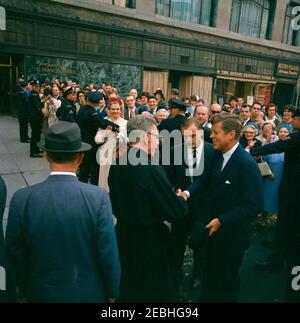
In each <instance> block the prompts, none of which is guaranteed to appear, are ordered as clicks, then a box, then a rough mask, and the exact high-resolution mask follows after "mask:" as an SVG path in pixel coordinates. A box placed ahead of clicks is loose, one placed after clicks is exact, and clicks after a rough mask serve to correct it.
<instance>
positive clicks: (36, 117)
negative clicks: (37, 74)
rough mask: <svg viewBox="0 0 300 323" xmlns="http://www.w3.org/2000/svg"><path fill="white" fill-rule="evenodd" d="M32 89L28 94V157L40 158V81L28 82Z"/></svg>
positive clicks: (42, 104)
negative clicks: (29, 130)
mask: <svg viewBox="0 0 300 323" xmlns="http://www.w3.org/2000/svg"><path fill="white" fill-rule="evenodd" d="M30 85H31V87H32V90H31V92H30V94H29V99H28V101H29V103H28V105H29V120H30V124H31V129H32V133H31V140H30V157H33V158H41V157H42V156H41V155H40V154H39V153H40V150H39V148H38V146H37V143H38V142H39V141H40V140H41V131H42V125H43V118H44V115H43V112H42V109H43V107H44V102H45V101H44V102H42V101H41V99H40V89H41V86H40V82H39V81H37V80H33V81H31V82H30ZM46 100H47V99H46Z"/></svg>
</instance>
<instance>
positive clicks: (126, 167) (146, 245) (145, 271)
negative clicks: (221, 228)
mask: <svg viewBox="0 0 300 323" xmlns="http://www.w3.org/2000/svg"><path fill="white" fill-rule="evenodd" d="M127 129H128V136H129V140H130V141H131V143H132V147H131V148H130V149H129V151H128V154H124V155H122V156H121V157H120V158H119V163H117V165H112V166H111V168H110V173H109V178H108V183H109V189H110V196H111V201H112V207H113V213H114V215H115V216H116V217H117V225H116V232H117V238H118V244H119V250H120V259H121V266H122V277H121V291H120V301H122V302H154V303H159V302H170V301H173V300H175V296H176V295H175V294H176V293H175V281H174V277H173V276H174V275H173V274H174V266H173V263H172V260H173V257H172V254H173V251H174V246H173V244H172V238H171V233H170V231H169V228H168V227H167V226H166V225H165V224H164V221H168V222H171V223H172V222H174V221H175V220H177V219H180V218H182V217H183V216H184V215H185V213H186V211H187V206H186V204H185V202H184V200H183V199H181V198H178V197H177V196H176V194H175V193H174V191H173V189H172V187H171V184H170V182H169V180H168V178H167V176H166V174H165V172H164V170H163V168H162V167H161V166H159V165H158V164H156V163H154V162H153V163H151V162H150V161H151V160H150V159H151V158H152V156H153V155H154V154H155V151H156V149H157V147H158V144H159V140H158V131H157V127H156V121H155V120H154V119H153V118H152V117H144V116H137V117H135V118H134V119H131V120H130V121H129V122H128V125H127ZM133 133H135V135H137V138H133ZM137 139H138V140H137ZM137 196H138V198H137Z"/></svg>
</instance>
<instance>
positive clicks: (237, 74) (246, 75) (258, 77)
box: [217, 70, 275, 81]
mask: <svg viewBox="0 0 300 323" xmlns="http://www.w3.org/2000/svg"><path fill="white" fill-rule="evenodd" d="M217 74H218V75H220V76H224V77H225V76H228V77H235V78H240V79H247V80H249V81H251V80H261V81H274V80H275V77H274V76H268V75H259V74H249V73H241V72H231V71H224V70H218V71H217Z"/></svg>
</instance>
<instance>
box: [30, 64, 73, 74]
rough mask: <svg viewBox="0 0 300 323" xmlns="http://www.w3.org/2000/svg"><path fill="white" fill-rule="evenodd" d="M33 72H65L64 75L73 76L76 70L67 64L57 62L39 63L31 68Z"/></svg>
mask: <svg viewBox="0 0 300 323" xmlns="http://www.w3.org/2000/svg"><path fill="white" fill-rule="evenodd" d="M33 70H34V72H35V73H40V74H41V73H51V74H53V73H54V74H55V73H56V74H65V75H66V76H74V75H75V74H76V71H75V70H73V69H72V68H69V67H67V66H60V65H58V64H49V65H39V66H37V67H34V68H33Z"/></svg>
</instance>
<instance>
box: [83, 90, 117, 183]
mask: <svg viewBox="0 0 300 323" xmlns="http://www.w3.org/2000/svg"><path fill="white" fill-rule="evenodd" d="M102 99H103V94H101V93H99V92H89V93H88V94H87V105H85V106H83V107H81V109H80V110H79V112H78V116H77V123H78V125H79V127H80V130H81V136H82V140H84V141H85V142H87V143H89V144H90V145H91V146H92V149H91V150H90V151H89V152H87V153H86V154H85V156H84V159H83V162H82V164H81V165H80V168H79V180H80V181H81V182H84V183H87V182H88V180H89V177H90V181H91V184H93V185H98V181H99V164H98V163H97V160H96V153H97V150H98V147H99V146H98V145H97V144H96V143H95V136H96V133H97V131H98V129H99V128H103V129H105V128H107V127H110V129H112V130H114V131H118V129H119V126H118V125H116V124H114V123H113V122H110V121H108V120H106V119H102V118H101V116H100V115H99V114H98V112H97V111H96V108H97V107H98V105H99V101H100V100H102Z"/></svg>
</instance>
